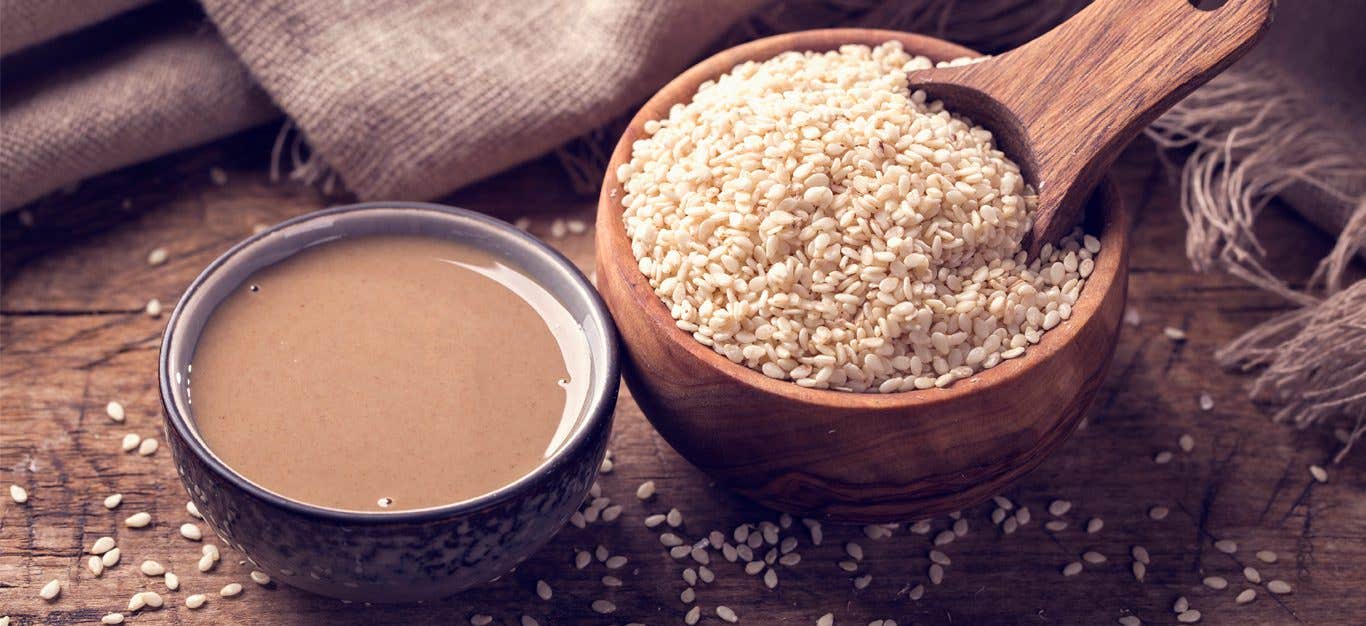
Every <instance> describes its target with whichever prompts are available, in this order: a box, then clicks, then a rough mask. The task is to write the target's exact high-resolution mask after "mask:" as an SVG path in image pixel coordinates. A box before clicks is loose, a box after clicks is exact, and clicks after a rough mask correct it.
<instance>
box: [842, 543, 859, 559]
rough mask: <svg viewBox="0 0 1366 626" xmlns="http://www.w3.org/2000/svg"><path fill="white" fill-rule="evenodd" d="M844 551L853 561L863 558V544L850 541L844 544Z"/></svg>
mask: <svg viewBox="0 0 1366 626" xmlns="http://www.w3.org/2000/svg"><path fill="white" fill-rule="evenodd" d="M844 552H845V554H848V555H849V556H851V557H853V559H854V560H855V561H862V560H863V546H861V545H859V544H857V543H854V542H852V541H850V542H849V543H846V544H844Z"/></svg>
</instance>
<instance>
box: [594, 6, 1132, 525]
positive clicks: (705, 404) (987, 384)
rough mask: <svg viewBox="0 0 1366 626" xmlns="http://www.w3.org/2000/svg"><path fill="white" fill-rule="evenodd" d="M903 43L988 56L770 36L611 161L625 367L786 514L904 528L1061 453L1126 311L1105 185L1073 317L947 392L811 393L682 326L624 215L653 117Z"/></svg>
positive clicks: (721, 473) (684, 442) (930, 42)
mask: <svg viewBox="0 0 1366 626" xmlns="http://www.w3.org/2000/svg"><path fill="white" fill-rule="evenodd" d="M889 40H896V41H900V42H901V43H902V44H903V45H904V46H905V48H906V50H907V51H909V52H911V53H914V54H920V55H924V56H927V57H929V58H931V59H934V60H936V61H940V60H948V59H952V58H956V57H962V56H976V54H977V53H975V52H973V51H972V50H969V49H967V48H963V47H961V46H957V45H955V44H951V43H948V42H946V41H942V40H939V39H933V38H930V37H924V36H921V35H913V34H909V33H901V32H894V31H882V30H869V29H832V30H817V31H807V32H799V33H791V34H787V35H780V36H776V37H769V38H767V39H760V40H758V41H753V42H750V43H747V44H744V45H741V46H737V47H734V48H731V49H729V50H725V51H723V52H721V53H719V54H717V55H715V56H713V57H711V58H709V59H707V60H705V61H703V62H702V63H700V64H698V65H696V66H694V67H693V68H691V69H689V70H688V71H686V72H684V73H683V74H682V75H680V76H679V77H678V78H676V79H674V80H673V81H672V82H670V83H669V84H668V85H666V86H665V87H664V88H663V89H661V90H660V91H659V93H657V94H656V95H655V96H654V97H653V98H651V99H650V100H649V102H647V103H646V104H645V106H644V107H643V108H641V110H640V112H639V113H637V114H636V116H635V118H634V119H632V120H631V124H630V127H629V128H627V129H626V132H625V134H623V135H622V138H621V141H620V142H619V143H618V144H617V147H616V151H615V152H614V153H613V154H612V161H611V164H610V165H609V166H608V168H607V177H606V180H604V182H603V186H602V196H601V198H600V200H599V204H598V216H597V283H598V290H599V291H600V292H601V293H602V296H603V298H604V299H605V300H606V301H607V306H608V308H609V309H610V310H611V312H612V316H613V318H614V319H615V320H616V323H617V327H618V329H619V330H620V334H621V338H622V341H623V343H624V345H625V348H626V350H625V356H626V358H625V359H624V361H623V367H622V369H623V372H624V374H625V378H626V382H627V384H628V385H629V387H630V389H631V393H632V395H634V397H635V399H636V402H637V403H638V404H639V405H640V407H641V409H642V410H643V411H644V413H645V415H646V416H647V417H648V418H649V419H650V422H651V423H652V424H654V427H655V428H656V429H658V430H659V432H660V434H662V435H663V436H664V438H665V439H666V440H668V442H669V443H670V444H671V445H673V447H674V448H675V449H676V450H678V452H679V453H680V454H682V455H683V456H684V457H685V458H687V459H688V460H689V461H691V462H692V463H693V464H694V465H697V466H698V467H700V468H702V469H703V470H705V471H706V472H707V473H709V474H711V475H712V476H714V477H715V478H717V479H718V480H719V481H721V482H722V483H724V484H725V485H727V486H729V487H731V488H733V489H735V490H736V491H738V492H740V493H741V494H744V495H745V496H748V497H750V498H753V499H755V500H757V501H759V502H761V503H763V504H765V505H768V506H771V507H773V508H775V509H778V510H781V511H787V512H791V513H795V514H800V515H805V516H817V517H824V518H828V519H832V520H841V521H857V522H888V521H907V520H911V519H917V518H921V517H924V516H928V515H932V514H937V513H943V512H946V511H952V510H955V509H960V508H963V507H966V506H969V505H972V504H974V503H976V502H979V501H981V500H984V499H986V498H987V497H989V496H991V495H993V494H996V493H998V492H1000V491H1001V490H1002V489H1004V488H1005V487H1006V486H1007V485H1009V484H1010V483H1011V482H1013V481H1015V480H1017V479H1019V478H1020V477H1021V476H1023V475H1024V474H1025V473H1027V472H1028V471H1029V470H1031V469H1033V468H1034V467H1035V466H1037V465H1038V464H1039V463H1040V462H1041V461H1042V460H1043V459H1044V457H1045V456H1047V455H1048V453H1049V452H1051V451H1053V450H1054V449H1056V448H1057V447H1058V446H1059V445H1060V444H1061V443H1062V441H1063V439H1064V438H1065V437H1066V436H1067V434H1068V433H1070V432H1071V431H1072V429H1073V427H1074V426H1075V425H1076V424H1077V422H1078V421H1079V420H1080V419H1081V417H1082V414H1083V413H1084V412H1085V410H1086V407H1087V406H1088V405H1089V404H1090V402H1091V400H1092V398H1093V397H1094V396H1095V394H1096V390H1097V389H1098V388H1099V387H1100V384H1101V381H1102V380H1103V379H1104V378H1105V373H1106V370H1107V369H1108V367H1109V363H1110V360H1111V357H1112V355H1113V353H1114V347H1115V340H1116V338H1117V336H1118V333H1119V328H1120V317H1121V314H1122V312H1123V310H1124V297H1125V288H1126V285H1127V266H1128V261H1127V259H1128V253H1129V250H1128V248H1129V229H1130V222H1131V216H1130V214H1129V213H1128V211H1127V210H1126V209H1125V207H1124V205H1123V204H1122V203H1121V202H1120V198H1119V195H1118V194H1117V192H1116V190H1115V188H1114V185H1113V183H1111V182H1110V181H1109V180H1108V179H1107V180H1105V181H1103V182H1102V183H1101V186H1100V188H1099V189H1098V190H1097V192H1096V193H1095V194H1094V196H1093V197H1092V198H1091V200H1090V204H1089V207H1088V209H1087V211H1088V215H1087V222H1088V224H1087V226H1088V227H1087V230H1088V232H1091V233H1096V234H1097V236H1098V237H1099V238H1100V240H1101V251H1100V253H1099V255H1098V256H1097V257H1096V265H1095V270H1094V271H1093V272H1092V274H1091V276H1090V277H1089V278H1088V279H1087V283H1086V285H1085V287H1084V288H1083V289H1082V293H1081V297H1080V299H1079V300H1078V301H1077V302H1076V304H1075V305H1074V306H1073V308H1072V318H1071V319H1070V320H1068V321H1065V322H1063V323H1062V324H1060V325H1058V326H1057V327H1055V328H1053V329H1052V330H1050V331H1048V332H1046V333H1044V335H1043V338H1042V340H1041V341H1040V342H1039V343H1038V344H1036V345H1034V346H1031V347H1030V348H1029V349H1028V351H1027V352H1026V353H1025V355H1024V356H1022V357H1020V358H1016V359H1012V360H1009V361H1005V362H1003V363H1002V364H1000V365H998V366H996V367H994V368H992V369H989V370H985V371H982V372H979V373H977V374H976V375H974V376H972V377H970V378H968V379H964V380H960V381H958V382H956V383H954V384H953V385H951V386H949V387H948V388H947V389H937V388H936V389H928V390H922V391H909V392H903V393H894V394H876V393H850V392H841V391H830V390H820V389H807V388H804V387H800V386H797V385H796V384H793V383H791V382H787V381H781V380H775V379H772V378H769V377H767V376H764V375H763V374H761V373H759V372H757V371H754V370H751V369H749V368H747V367H745V366H743V365H739V364H736V363H732V362H731V361H729V360H728V359H726V358H725V357H723V356H721V355H720V354H717V353H716V352H714V351H713V350H712V349H711V348H709V347H707V346H704V345H702V344H700V343H698V342H697V341H696V340H694V339H693V338H692V336H691V335H690V334H688V333H686V332H684V331H683V330H680V329H679V328H678V327H677V326H675V325H674V319H673V318H672V317H671V316H670V315H669V311H668V309H667V308H666V307H665V305H664V303H663V302H662V301H660V299H659V298H658V297H657V296H656V295H655V294H654V292H653V290H652V289H651V288H650V285H649V282H648V280H647V279H646V277H645V276H644V275H642V274H641V272H640V270H639V269H638V265H637V262H636V259H635V257H634V256H633V255H632V253H631V248H630V240H629V239H628V237H627V236H626V230H625V226H624V223H623V221H622V206H621V202H620V199H621V197H622V196H623V195H624V191H623V189H622V187H621V184H620V182H619V181H618V180H617V178H616V171H617V166H618V165H620V164H621V163H623V162H625V161H627V160H629V159H630V155H631V144H632V143H633V142H635V141H636V139H638V138H639V137H641V136H642V135H643V131H642V129H643V127H644V125H645V122H646V121H648V120H653V119H660V118H663V117H666V116H667V114H668V110H669V107H671V106H672V105H673V104H675V103H678V102H687V101H689V100H691V98H692V96H693V94H694V93H695V92H696V90H697V87H698V85H700V84H701V83H702V82H704V81H707V80H711V79H714V78H716V77H717V76H719V75H721V74H723V73H725V72H727V71H729V70H730V69H731V68H732V67H734V66H735V65H736V64H738V63H742V62H745V61H750V60H764V59H768V58H771V57H773V56H775V55H777V54H779V53H781V52H785V51H788V50H831V49H834V48H837V47H838V46H840V45H842V44H847V43H858V44H869V45H877V44H880V43H883V42H886V41H889Z"/></svg>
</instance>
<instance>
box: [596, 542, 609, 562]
mask: <svg viewBox="0 0 1366 626" xmlns="http://www.w3.org/2000/svg"><path fill="white" fill-rule="evenodd" d="M593 556H595V557H597V559H598V561H599V562H605V561H607V557H609V556H612V553H611V552H608V551H607V546H604V545H602V544H598V547H597V548H594V549H593Z"/></svg>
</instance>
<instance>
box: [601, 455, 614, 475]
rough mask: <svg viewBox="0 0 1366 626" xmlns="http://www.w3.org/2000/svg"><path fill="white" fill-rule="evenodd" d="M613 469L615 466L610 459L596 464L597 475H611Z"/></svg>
mask: <svg viewBox="0 0 1366 626" xmlns="http://www.w3.org/2000/svg"><path fill="white" fill-rule="evenodd" d="M613 467H615V465H614V464H613V463H612V459H606V458H605V459H603V460H602V463H600V464H598V473H600V474H611V473H612V468H613Z"/></svg>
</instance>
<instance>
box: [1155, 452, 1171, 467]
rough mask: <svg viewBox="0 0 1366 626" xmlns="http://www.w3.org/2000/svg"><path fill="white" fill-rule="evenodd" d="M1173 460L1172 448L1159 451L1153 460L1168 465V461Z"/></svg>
mask: <svg viewBox="0 0 1366 626" xmlns="http://www.w3.org/2000/svg"><path fill="white" fill-rule="evenodd" d="M1171 461H1172V453H1171V451H1170V450H1163V451H1161V452H1158V453H1157V454H1156V455H1155V456H1153V462H1154V463H1156V464H1158V465H1166V464H1168V463H1171Z"/></svg>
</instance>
